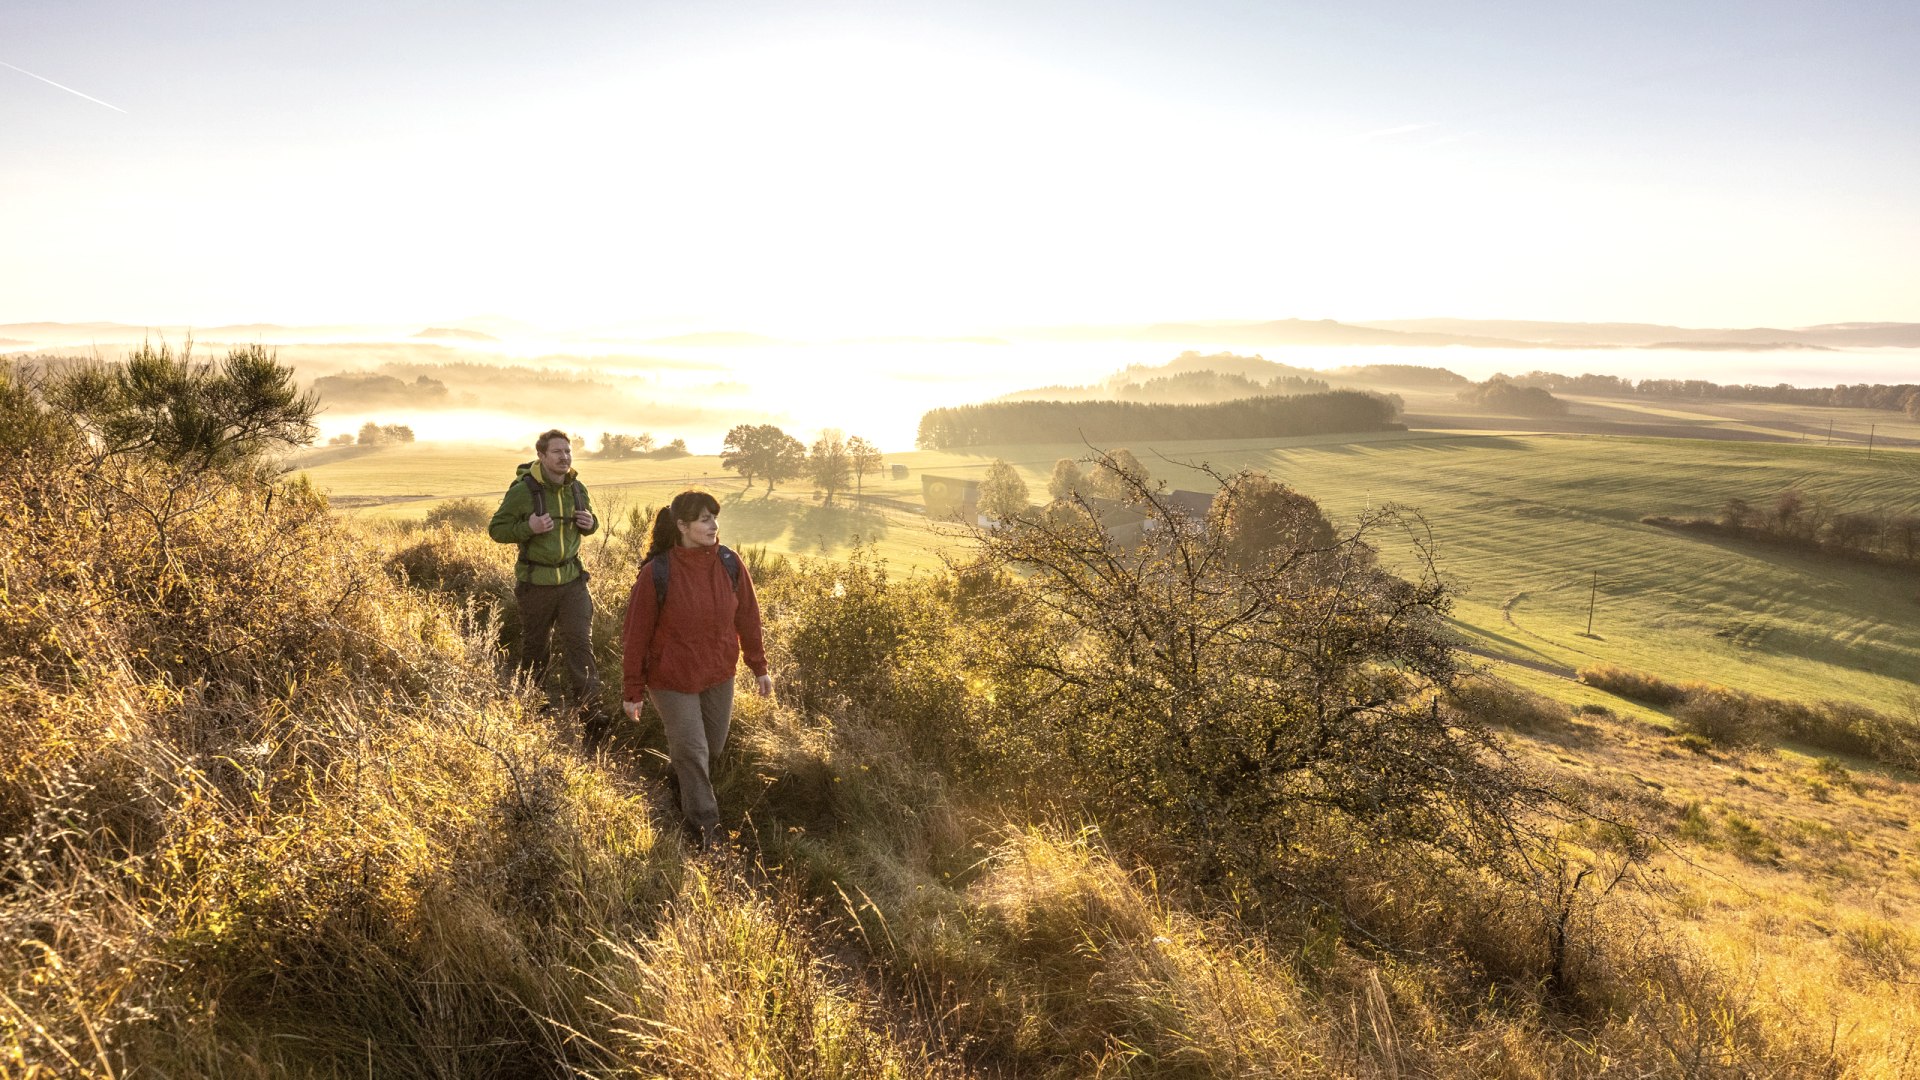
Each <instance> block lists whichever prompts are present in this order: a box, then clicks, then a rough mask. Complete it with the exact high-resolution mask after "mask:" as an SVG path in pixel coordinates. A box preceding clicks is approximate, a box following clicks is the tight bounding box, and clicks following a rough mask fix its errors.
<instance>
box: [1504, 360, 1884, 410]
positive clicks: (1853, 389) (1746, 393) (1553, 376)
mask: <svg viewBox="0 0 1920 1080" xmlns="http://www.w3.org/2000/svg"><path fill="white" fill-rule="evenodd" d="M1512 381H1513V383H1514V384H1515V385H1518V386H1533V387H1538V388H1540V389H1542V390H1553V391H1560V392H1562V393H1569V394H1614V395H1619V396H1622V397H1657V398H1696V399H1702V400H1705V399H1714V400H1718V401H1771V402H1777V403H1780V404H1784V405H1825V406H1829V407H1833V408H1843V409H1892V410H1895V411H1897V412H1905V413H1906V414H1907V415H1908V416H1911V417H1913V418H1914V419H1916V420H1920V385H1916V384H1914V383H1897V384H1894V385H1892V386H1887V385H1883V384H1880V383H1874V384H1872V385H1868V384H1866V383H1855V384H1853V385H1847V384H1845V383H1842V384H1841V385H1839V386H1788V385H1787V384H1786V383H1778V384H1776V385H1773V386H1760V385H1757V384H1754V383H1742V384H1738V385H1736V384H1722V383H1713V382H1708V381H1706V380H1705V379H1641V380H1640V381H1639V382H1634V381H1633V380H1632V379H1623V378H1620V377H1619V376H1617V375H1561V374H1559V373H1557V372H1552V371H1529V372H1527V373H1526V374H1525V375H1517V376H1515V377H1514V378H1513V380H1512Z"/></svg>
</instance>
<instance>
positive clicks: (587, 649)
mask: <svg viewBox="0 0 1920 1080" xmlns="http://www.w3.org/2000/svg"><path fill="white" fill-rule="evenodd" d="M513 598H514V599H515V600H517V601H519V604H520V656H519V658H518V660H517V661H516V662H515V664H514V673H515V674H516V675H522V676H526V677H527V678H530V679H532V680H533V685H535V686H539V687H542V688H545V686H546V679H547V662H548V660H549V658H550V657H551V655H552V643H553V635H554V631H555V630H558V631H559V633H560V663H561V664H562V665H563V666H564V668H565V673H566V687H565V688H564V689H563V690H561V691H560V692H559V693H557V694H556V693H555V692H554V691H552V690H550V689H549V690H547V703H548V704H550V705H552V706H553V707H554V708H555V709H557V710H560V711H561V712H562V713H563V714H573V713H577V712H582V711H584V712H585V713H587V714H588V715H591V714H592V713H594V712H595V711H596V710H597V709H598V708H599V701H600V674H599V672H598V671H597V670H596V669H595V668H594V664H593V597H592V595H590V594H589V593H588V592H587V579H586V578H585V577H584V576H582V577H577V578H575V579H573V580H572V581H569V582H567V583H566V584H565V585H534V584H531V583H529V582H525V581H523V582H520V583H519V584H518V585H515V586H514V587H513Z"/></svg>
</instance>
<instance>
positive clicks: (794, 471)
mask: <svg viewBox="0 0 1920 1080" xmlns="http://www.w3.org/2000/svg"><path fill="white" fill-rule="evenodd" d="M767 426H768V427H770V428H772V429H773V434H772V435H771V436H769V438H768V447H767V465H766V469H767V472H766V477H767V494H769V495H771V494H773V485H774V484H775V483H778V482H779V481H781V480H797V479H799V478H800V477H802V476H805V475H806V473H807V448H806V447H805V446H803V445H801V442H800V440H799V439H796V438H794V437H793V436H791V435H789V434H787V433H786V432H784V431H781V430H780V429H779V428H776V427H773V426H772V425H771V424H769V425H767Z"/></svg>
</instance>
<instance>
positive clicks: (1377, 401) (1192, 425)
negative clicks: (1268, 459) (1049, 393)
mask: <svg viewBox="0 0 1920 1080" xmlns="http://www.w3.org/2000/svg"><path fill="white" fill-rule="evenodd" d="M1395 411H1396V410H1395V408H1394V405H1393V403H1392V402H1391V401H1389V400H1387V399H1385V398H1383V397H1380V396H1377V395H1373V394H1367V393H1363V392H1361V391H1358V390H1334V391H1330V392H1328V393H1324V394H1301V395H1297V396H1292V397H1255V398H1242V399H1240V400H1238V401H1225V402H1220V403H1217V404H1211V405H1164V404H1147V403H1143V402H1134V401H999V402H988V403H985V404H981V405H960V406H954V407H950V408H941V409H933V410H931V411H929V412H927V413H926V414H925V415H923V416H921V418H920V429H919V433H918V435H917V436H916V437H915V440H914V443H915V445H916V446H918V447H919V448H920V449H922V450H950V449H955V448H958V447H964V446H984V445H989V444H993V443H1030V442H1061V441H1065V440H1069V439H1084V440H1086V441H1088V442H1094V443H1102V442H1104V443H1115V442H1120V441H1122V440H1137V439H1250V438H1263V437H1272V436H1287V435H1324V434H1331V433H1334V432H1352V431H1399V430H1401V429H1402V428H1403V427H1404V425H1401V424H1397V423H1395V422H1394V419H1393V418H1394V414H1395Z"/></svg>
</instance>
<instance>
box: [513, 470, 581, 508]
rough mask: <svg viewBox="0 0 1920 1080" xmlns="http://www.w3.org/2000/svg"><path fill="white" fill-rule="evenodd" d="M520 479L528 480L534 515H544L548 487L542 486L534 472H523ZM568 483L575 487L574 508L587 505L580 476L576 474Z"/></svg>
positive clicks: (528, 490)
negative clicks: (535, 477) (534, 476)
mask: <svg viewBox="0 0 1920 1080" xmlns="http://www.w3.org/2000/svg"><path fill="white" fill-rule="evenodd" d="M528 464H529V465H531V464H532V462H528ZM520 479H521V480H523V481H525V482H526V485H527V492H528V493H529V494H530V495H532V496H533V514H534V516H535V517H544V516H545V515H546V513H547V489H546V488H545V487H543V486H541V483H540V481H538V480H535V479H534V478H533V473H532V472H524V473H521V474H520ZM567 483H568V484H570V485H571V486H572V487H573V507H574V509H576V510H578V509H580V508H581V507H583V506H585V505H586V504H587V493H586V491H585V490H584V489H583V488H581V486H580V478H579V477H577V476H576V477H574V478H573V479H572V480H569V481H567Z"/></svg>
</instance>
